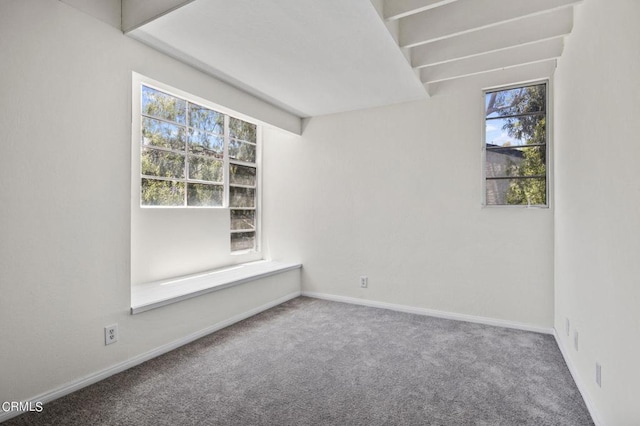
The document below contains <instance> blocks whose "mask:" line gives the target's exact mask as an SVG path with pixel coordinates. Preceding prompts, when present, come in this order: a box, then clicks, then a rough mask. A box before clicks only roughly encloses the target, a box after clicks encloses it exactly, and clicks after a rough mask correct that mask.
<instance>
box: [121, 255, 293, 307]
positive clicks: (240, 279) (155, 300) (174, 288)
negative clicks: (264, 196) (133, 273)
mask: <svg viewBox="0 0 640 426" xmlns="http://www.w3.org/2000/svg"><path fill="white" fill-rule="evenodd" d="M300 268H302V265H301V264H299V263H282V262H274V261H269V260H259V261H256V262H249V263H240V264H237V265H232V266H228V267H226V268H222V269H217V270H213V271H207V272H202V273H199V274H193V275H188V276H183V277H176V278H171V279H168V280H162V281H154V282H150V283H146V284H138V285H132V286H131V314H132V315H135V314H139V313H141V312H146V311H149V310H151V309H155V308H159V307H161V306H166V305H170V304H172V303H177V302H181V301H183V300H187V299H191V298H193V297H198V296H201V295H203V294H208V293H211V292H214V291H219V290H223V289H225V288H229V287H233V286H237V285H240V284H244V283H247V282H251V281H255V280H258V279H262V278H266V277H269V276H271V275H276V274H282V273H284V272H288V271H293V270H295V269H300Z"/></svg>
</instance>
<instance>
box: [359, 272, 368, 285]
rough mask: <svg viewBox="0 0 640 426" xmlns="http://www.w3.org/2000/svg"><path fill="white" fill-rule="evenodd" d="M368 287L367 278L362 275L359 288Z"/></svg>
mask: <svg viewBox="0 0 640 426" xmlns="http://www.w3.org/2000/svg"><path fill="white" fill-rule="evenodd" d="M367 287H369V277H367V276H366V275H363V276H361V277H360V288H367Z"/></svg>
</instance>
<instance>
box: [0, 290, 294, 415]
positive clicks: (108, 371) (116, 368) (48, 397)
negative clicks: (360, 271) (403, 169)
mask: <svg viewBox="0 0 640 426" xmlns="http://www.w3.org/2000/svg"><path fill="white" fill-rule="evenodd" d="M298 296H300V292H299V291H295V292H293V293H289V294H287V295H286V296H283V297H281V298H279V299H276V300H273V301H271V302H269V303H266V304H264V305H262V306H258V307H256V308H253V309H250V310H248V311H246V312H243V313H241V314H238V315H234V316H232V317H231V318H228V319H226V320H224V321H220V322H219V323H216V324H214V325H212V326H209V327H207V328H205V329H202V330H200V331H196V332H195V333H191V334H189V335H187V336H184V337H182V338H180V339H178V340H175V341H173V342H170V343H167V344H166V345H162V346H160V347H158V348H155V349H152V350H150V351H148V352H145V353H143V354H140V355H137V356H134V357H133V358H129V359H128V360H126V361H123V362H121V363H118V364H116V365H113V366H111V367H109V368H105V369H104V370H101V371H98V372H95V373H92V374H89V375H87V376H84V377H81V378H79V379H77V380H73V381H71V382H68V383H66V384H64V385H62V386H60V387H58V388H55V389H53V390H50V391H48V392H44V393H41V394H40V395H37V396H35V397H33V398H30V399H29V402H31V403H32V404H35V403H36V402H42V403H43V404H46V403H48V402H51V401H53V400H55V399H58V398H61V397H63V396H65V395H68V394H70V393H72V392H75V391H77V390H80V389H82V388H84V387H87V386H89V385H92V384H94V383H97V382H99V381H101V380H104V379H106V378H108V377H110V376H113V375H114V374H117V373H121V372H123V371H125V370H128V369H129V368H131V367H135V366H136V365H139V364H142V363H143V362H145V361H149V360H150V359H153V358H156V357H158V356H160V355H163V354H165V353H167V352H170V351H172V350H174V349H177V348H179V347H180V346H184V345H186V344H187V343H191V342H193V341H195V340H198V339H200V338H202V337H204V336H207V335H209V334H211V333H214V332H216V331H218V330H221V329H223V328H225V327H228V326H230V325H233V324H235V323H237V322H240V321H242V320H245V319H247V318H250V317H252V316H254V315H257V314H259V313H260V312H263V311H266V310H267V309H271V308H273V307H275V306H278V305H281V304H282V303H284V302H287V301H289V300H291V299H295V298H296V297H298ZM45 409H46V407H45ZM21 414H23V412H21V411H9V412H1V411H0V423H2V422H5V421H7V420H9V419H10V418H13V417H16V416H19V415H21Z"/></svg>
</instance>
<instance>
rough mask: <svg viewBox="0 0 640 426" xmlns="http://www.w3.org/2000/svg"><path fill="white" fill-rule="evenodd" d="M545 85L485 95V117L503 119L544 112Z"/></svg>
mask: <svg viewBox="0 0 640 426" xmlns="http://www.w3.org/2000/svg"><path fill="white" fill-rule="evenodd" d="M546 94H547V93H546V85H545V84H538V85H536V86H526V87H517V88H514V89H508V90H500V91H496V92H489V93H487V94H486V95H485V108H486V116H487V118H490V117H504V116H507V115H518V114H526V113H531V112H542V111H545V106H546Z"/></svg>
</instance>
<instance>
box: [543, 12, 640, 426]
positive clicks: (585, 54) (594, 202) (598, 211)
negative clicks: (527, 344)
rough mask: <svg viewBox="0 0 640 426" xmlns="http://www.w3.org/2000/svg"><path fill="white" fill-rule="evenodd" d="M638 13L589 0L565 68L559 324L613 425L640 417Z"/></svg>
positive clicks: (560, 102)
mask: <svg viewBox="0 0 640 426" xmlns="http://www.w3.org/2000/svg"><path fill="white" fill-rule="evenodd" d="M638 16H640V2H638V1H636V0H616V1H604V0H591V1H585V2H584V3H583V4H582V5H580V6H579V7H577V8H576V12H575V25H574V30H573V33H572V34H571V36H570V37H569V38H568V39H567V44H566V47H565V52H564V55H563V57H562V58H561V59H560V60H559V62H558V69H557V71H556V103H555V105H556V117H557V119H556V151H555V152H556V167H555V170H556V199H557V207H556V215H555V216H556V218H555V225H556V231H555V232H556V237H555V252H556V261H555V266H556V267H555V287H556V290H555V302H556V306H555V327H556V330H557V331H558V334H559V336H560V337H559V339H560V343H561V345H562V346H563V348H564V350H565V353H566V354H567V356H568V359H569V363H570V364H571V365H572V366H573V367H574V370H575V371H576V372H577V375H578V381H579V382H580V383H582V385H583V389H584V391H585V393H586V394H587V399H589V400H590V401H591V402H592V403H593V406H594V407H595V409H596V412H597V413H598V414H597V416H598V417H599V418H600V420H601V424H606V425H636V424H640V406H639V405H638V395H640V367H639V366H638V354H639V353H640V333H639V332H638V330H640V286H639V285H638V276H640V262H638V257H639V256H640V238H638V235H640V221H639V220H638V218H639V217H640V214H639V213H640V177H639V174H638V158H640V145H639V144H638V135H639V134H640V120H638V117H640V78H639V76H640V56H639V55H638V52H640V31H639V30H638V23H637V18H638ZM567 318H568V319H569V320H570V335H569V336H567V335H566V333H565V320H566V319H567ZM575 331H578V333H579V341H578V342H579V344H578V350H577V351H576V350H575V348H574V347H573V333H574V332H575ZM596 361H598V362H600V364H601V365H602V387H598V386H597V385H596V383H595V363H596Z"/></svg>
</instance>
